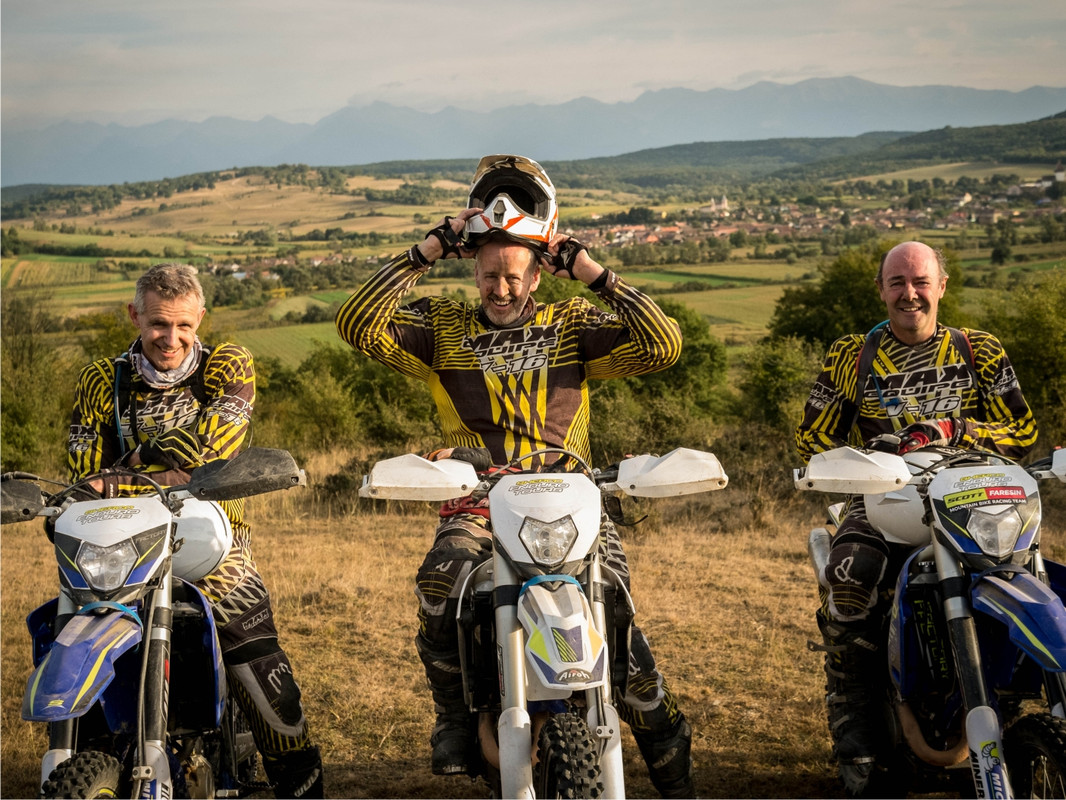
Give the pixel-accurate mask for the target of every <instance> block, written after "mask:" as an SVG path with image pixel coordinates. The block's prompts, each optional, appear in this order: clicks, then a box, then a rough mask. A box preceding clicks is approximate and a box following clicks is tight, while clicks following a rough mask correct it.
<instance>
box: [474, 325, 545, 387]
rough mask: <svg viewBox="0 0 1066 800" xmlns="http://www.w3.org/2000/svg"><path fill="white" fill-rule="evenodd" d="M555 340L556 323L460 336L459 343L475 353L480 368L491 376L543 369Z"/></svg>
mask: <svg viewBox="0 0 1066 800" xmlns="http://www.w3.org/2000/svg"><path fill="white" fill-rule="evenodd" d="M558 343H559V333H558V326H557V325H531V326H528V327H522V328H513V329H510V330H499V331H489V332H487V333H482V334H478V335H477V336H466V337H464V338H463V346H464V347H468V348H469V349H470V350H472V351H473V353H474V355H475V356H477V360H478V362H479V363H480V364H481V369H482V370H483V371H484V372H487V373H490V374H493V375H518V374H521V373H523V372H532V371H533V370H539V369H543V368H544V367H546V366H547V365H548V357H549V354H550V353H551V351H552V349H553V348H554V347H555V346H556V345H557V344H558Z"/></svg>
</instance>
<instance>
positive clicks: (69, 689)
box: [22, 609, 142, 722]
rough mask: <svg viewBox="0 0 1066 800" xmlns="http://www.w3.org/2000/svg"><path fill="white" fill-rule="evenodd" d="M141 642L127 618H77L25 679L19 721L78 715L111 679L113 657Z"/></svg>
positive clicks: (136, 627) (134, 624)
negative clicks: (20, 718)
mask: <svg viewBox="0 0 1066 800" xmlns="http://www.w3.org/2000/svg"><path fill="white" fill-rule="evenodd" d="M39 610H40V609H39ZM31 616H32V615H31ZM141 639H142V629H141V624H140V622H139V621H138V620H135V619H134V618H133V617H131V616H130V615H128V614H125V613H122V612H119V611H109V612H108V613H105V614H78V615H76V616H75V617H73V618H72V619H71V620H70V621H69V622H68V623H67V624H66V626H64V628H63V630H62V631H61V632H60V633H59V636H57V637H56V639H55V642H54V643H53V644H52V646H51V649H50V650H49V651H48V654H47V655H45V656H44V658H43V659H42V660H41V662H40V664H39V665H38V666H37V668H36V669H35V670H34V671H33V674H32V675H30V678H29V681H28V682H27V684H26V693H25V695H24V696H23V700H22V718H23V719H26V720H30V721H32V722H56V721H58V720H63V719H71V718H73V717H80V716H81V715H83V714H84V713H85V712H86V711H88V710H89V709H90V708H91V707H92V706H93V704H94V703H95V702H96V701H97V700H98V699H99V697H100V695H101V694H102V693H103V691H104V690H105V689H106V688H107V687H108V685H109V684H110V683H111V681H112V680H113V679H114V677H115V661H116V659H118V657H119V656H121V655H122V654H123V653H125V652H126V651H128V650H130V649H131V648H133V647H136V646H137V645H138V644H139V643H140V642H141Z"/></svg>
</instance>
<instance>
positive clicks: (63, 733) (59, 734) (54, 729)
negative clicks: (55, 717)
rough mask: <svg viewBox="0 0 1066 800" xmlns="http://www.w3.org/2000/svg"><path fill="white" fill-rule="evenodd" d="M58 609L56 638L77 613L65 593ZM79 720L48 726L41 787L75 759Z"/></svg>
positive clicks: (42, 761)
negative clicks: (55, 772)
mask: <svg viewBox="0 0 1066 800" xmlns="http://www.w3.org/2000/svg"><path fill="white" fill-rule="evenodd" d="M58 599H59V603H58V606H57V607H56V621H55V628H54V634H53V635H54V636H59V632H60V631H62V630H63V628H64V627H65V626H66V624H67V623H68V622H70V620H71V618H72V617H73V616H74V613H75V611H77V606H75V605H74V601H73V600H71V599H70V598H69V597H68V596H67V595H66V594H65V593H64V592H60V593H59V598H58ZM77 724H78V721H77V719H64V720H61V721H59V722H53V723H50V724H49V726H48V751H47V752H46V753H45V754H44V756H43V757H42V758H41V786H44V782H45V781H46V780H48V778H49V776H51V774H52V770H54V769H55V768H56V767H58V766H59V765H60V764H62V763H63V762H64V761H66V760H67V759H69V758H73V757H74V744H75V741H76V739H77V736H76V733H77Z"/></svg>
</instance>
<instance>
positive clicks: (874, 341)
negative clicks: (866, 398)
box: [840, 319, 888, 439]
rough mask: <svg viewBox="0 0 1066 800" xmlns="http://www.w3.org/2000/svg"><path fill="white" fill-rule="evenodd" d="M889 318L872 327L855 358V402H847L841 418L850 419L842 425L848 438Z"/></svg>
mask: <svg viewBox="0 0 1066 800" xmlns="http://www.w3.org/2000/svg"><path fill="white" fill-rule="evenodd" d="M886 327H888V320H887V319H886V320H885V321H884V322H879V323H877V324H876V325H874V326H873V327H872V328H870V330H869V332H868V333H867V334H866V341H864V342H863V343H862V347H861V348H860V349H859V355H858V356H857V357H856V359H855V402H854V403H851V402H850V401H849V402H847V403H846V404H845V406H844V412H843V414H842V415H841V420H842V421H843V420H849V421H848V423H847V425H843V424H842V425H841V427H840V431H841V435H842V436H843V437H844V438H845V439H847V438H848V435H849V434H850V433H851V429H852V428H854V427H855V423H856V422H858V421H859V412H860V411H861V409H862V392H863V389H865V388H866V379H867V378H868V377H870V372H871V370H873V365H874V359H875V358H877V350H878V348H879V347H880V346H881V338H882V337H883V336H884V335H885V328H886Z"/></svg>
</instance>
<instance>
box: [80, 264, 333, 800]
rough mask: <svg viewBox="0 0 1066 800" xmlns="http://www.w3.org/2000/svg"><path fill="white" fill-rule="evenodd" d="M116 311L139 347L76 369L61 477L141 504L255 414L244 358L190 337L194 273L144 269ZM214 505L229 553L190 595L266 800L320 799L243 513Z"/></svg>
mask: <svg viewBox="0 0 1066 800" xmlns="http://www.w3.org/2000/svg"><path fill="white" fill-rule="evenodd" d="M127 310H128V313H129V317H130V320H131V321H132V322H133V324H134V325H135V326H136V327H137V329H138V330H139V332H140V335H139V336H138V337H137V339H136V341H134V342H133V344H132V345H131V346H130V348H129V350H128V351H127V352H126V353H123V354H122V355H121V356H119V357H118V358H103V359H99V360H97V361H94V362H92V363H91V364H89V365H88V366H87V367H85V368H84V369H83V370H82V372H81V376H80V377H79V379H78V384H77V387H76V389H75V395H74V412H73V416H72V419H71V425H70V438H69V445H68V462H69V468H70V476H71V479H72V480H80V479H82V478H85V477H88V476H90V475H97V476H99V477H98V478H97V479H95V480H94V481H93V484H92V485H93V488H95V489H96V490H97V491H98V492H100V495H101V496H102V497H120V496H132V495H138V494H144V493H147V492H150V491H152V488H151V484H150V483H149V480H148V479H151V480H153V481H155V482H157V483H159V484H162V485H163V486H175V485H181V484H184V483H188V481H189V473H190V472H191V471H192V470H194V469H196V468H197V467H199V466H202V465H203V464H206V463H208V462H211V461H217V460H219V459H228V458H232V457H233V456H234V455H236V454H237V452H238V451H239V450H240V449H241V446H242V445H243V444H244V442H245V439H246V437H247V435H248V431H249V427H250V425H251V420H252V406H253V404H254V402H255V370H254V367H253V364H252V354H251V353H250V352H249V351H248V350H246V349H245V348H243V347H240V346H238V345H235V344H230V343H222V344H219V345H217V346H215V347H213V348H209V347H207V346H205V345H203V344H202V343H201V342H200V338H199V337H198V336H197V333H196V332H197V329H198V328H199V326H200V322H201V321H202V320H203V318H204V314H205V312H206V309H205V307H204V292H203V288H202V287H201V285H200V281H199V278H198V277H197V274H196V268H195V267H192V266H190V265H188V264H158V265H156V266H154V267H152V268H151V269H149V270H148V271H147V272H146V273H145V274H144V275H142V276H141V278H140V279H139V280H138V281H137V288H136V291H135V293H134V298H133V302H132V303H130V304H129V305H128V307H127ZM117 466H122V467H124V469H123V470H121V471H119V470H115V469H112V468H113V467H117ZM131 470H132V471H133V474H131V472H130V471H131ZM142 475H143V476H144V477H141V476H142ZM221 505H222V507H223V508H224V510H225V512H226V515H227V516H228V517H229V519H230V522H231V524H232V527H233V546H232V548H231V549H230V552H229V553H228V554H227V555H226V556H225V558H224V559H223V561H222V563H221V564H220V565H219V567H218V568H217V569H216V570H215V571H214V572H212V573H211V574H209V575H207V576H206V577H204V578H203V579H202V580H200V581H198V582H197V584H196V585H197V588H199V589H200V591H201V592H203V593H204V595H205V596H206V597H207V599H208V600H209V601H210V603H211V608H212V611H213V613H214V616H215V621H216V623H217V626H218V635H219V641H220V644H221V646H222V659H223V661H224V663H225V665H226V672H227V676H228V678H229V686H230V688H231V689H232V690H233V692H234V695H235V696H236V699H237V702H238V703H239V705H240V707H241V710H242V711H243V712H244V714H245V717H247V719H248V721H249V724H250V726H251V728H252V734H253V736H254V737H255V742H256V746H257V747H258V748H259V752H260V753H261V754H262V756H263V764H264V767H265V768H266V772H267V777H268V778H269V779H270V781H271V783H272V784H273V785H274V791H275V794H276V795H277V796H278V797H306V798H310V797H322V792H323V789H322V760H321V757H320V755H319V751H318V748H317V747H315V746H314V745H312V744H311V739H310V735H309V733H308V726H307V720H306V718H305V717H304V712H303V707H302V705H301V702H300V688H299V686H298V685H297V684H296V681H295V680H294V679H293V676H292V667H291V666H290V664H289V659H288V656H286V655H285V652H284V651H283V650H282V649H281V646H280V645H279V644H278V632H277V628H276V627H275V624H274V615H273V611H272V609H271V604H270V596H269V594H268V593H267V589H266V586H265V585H264V584H263V579H262V578H261V577H260V576H259V573H258V572H257V571H256V567H255V562H254V560H253V559H252V553H251V540H250V535H249V534H250V531H249V527H248V525H247V523H246V522H245V521H244V502H243V500H234V501H223V502H222V503H221Z"/></svg>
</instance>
